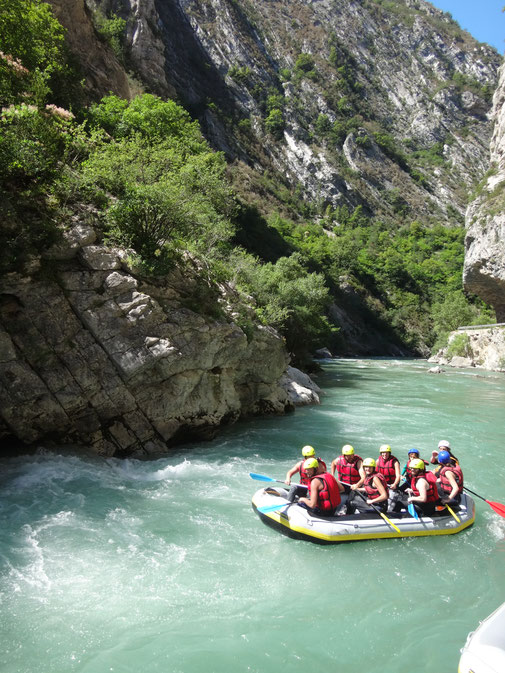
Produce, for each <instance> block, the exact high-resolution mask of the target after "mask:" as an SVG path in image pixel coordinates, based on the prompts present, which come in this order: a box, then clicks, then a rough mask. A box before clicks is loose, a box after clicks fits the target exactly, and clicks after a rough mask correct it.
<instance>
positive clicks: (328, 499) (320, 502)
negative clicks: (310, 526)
mask: <svg viewBox="0 0 505 673" xmlns="http://www.w3.org/2000/svg"><path fill="white" fill-rule="evenodd" d="M312 479H320V480H321V481H322V482H323V488H322V489H321V490H320V491H318V492H317V507H319V509H320V510H321V512H327V513H328V514H333V512H334V511H335V510H336V508H337V507H338V506H339V505H340V491H339V490H338V484H337V480H336V479H335V477H334V476H333V475H332V474H328V472H324V473H323V474H316V475H315V476H314V477H312Z"/></svg>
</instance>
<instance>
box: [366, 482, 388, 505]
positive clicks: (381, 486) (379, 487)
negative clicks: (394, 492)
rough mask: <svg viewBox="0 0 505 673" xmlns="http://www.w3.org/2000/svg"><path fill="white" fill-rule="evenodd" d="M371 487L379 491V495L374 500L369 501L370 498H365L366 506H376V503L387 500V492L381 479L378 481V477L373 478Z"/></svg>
mask: <svg viewBox="0 0 505 673" xmlns="http://www.w3.org/2000/svg"><path fill="white" fill-rule="evenodd" d="M373 485H374V486H375V488H376V489H377V490H378V491H379V495H378V496H377V497H376V498H374V499H373V500H370V498H367V504H368V505H376V504H377V503H378V502H384V500H387V499H388V492H387V490H386V488H385V486H384V484H383V482H382V479H379V478H378V477H374V478H373Z"/></svg>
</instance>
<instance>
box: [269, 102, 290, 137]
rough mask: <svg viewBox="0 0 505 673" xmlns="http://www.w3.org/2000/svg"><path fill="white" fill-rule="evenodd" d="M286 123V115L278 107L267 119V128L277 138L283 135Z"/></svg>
mask: <svg viewBox="0 0 505 673" xmlns="http://www.w3.org/2000/svg"><path fill="white" fill-rule="evenodd" d="M285 125H286V124H285V121H284V116H283V114H282V112H281V110H278V109H273V110H272V111H271V112H270V113H269V115H268V117H267V118H266V119H265V128H266V130H267V131H268V133H270V134H271V135H272V136H273V137H274V138H276V139H277V140H280V139H281V138H282V137H283V134H284V127H285Z"/></svg>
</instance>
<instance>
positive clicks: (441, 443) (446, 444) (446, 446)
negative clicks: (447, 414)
mask: <svg viewBox="0 0 505 673" xmlns="http://www.w3.org/2000/svg"><path fill="white" fill-rule="evenodd" d="M438 448H439V449H450V448H451V444H450V442H448V441H447V440H446V439H441V440H440V441H439V443H438Z"/></svg>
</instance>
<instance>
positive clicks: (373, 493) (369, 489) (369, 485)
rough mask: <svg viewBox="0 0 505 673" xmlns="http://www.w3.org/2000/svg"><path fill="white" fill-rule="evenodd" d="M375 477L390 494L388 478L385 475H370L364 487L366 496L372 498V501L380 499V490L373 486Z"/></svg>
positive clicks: (377, 473)
mask: <svg viewBox="0 0 505 673" xmlns="http://www.w3.org/2000/svg"><path fill="white" fill-rule="evenodd" d="M374 477H377V478H378V479H379V480H380V481H381V482H382V484H383V485H384V488H385V489H386V493H387V492H388V485H387V482H386V477H385V476H384V475H383V474H380V472H374V474H369V475H368V477H366V478H365V481H364V482H363V486H364V487H365V491H366V494H367V496H368V497H369V498H370V500H373V499H374V498H378V497H379V495H380V493H379V489H377V488H375V486H374V485H373V480H374Z"/></svg>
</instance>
